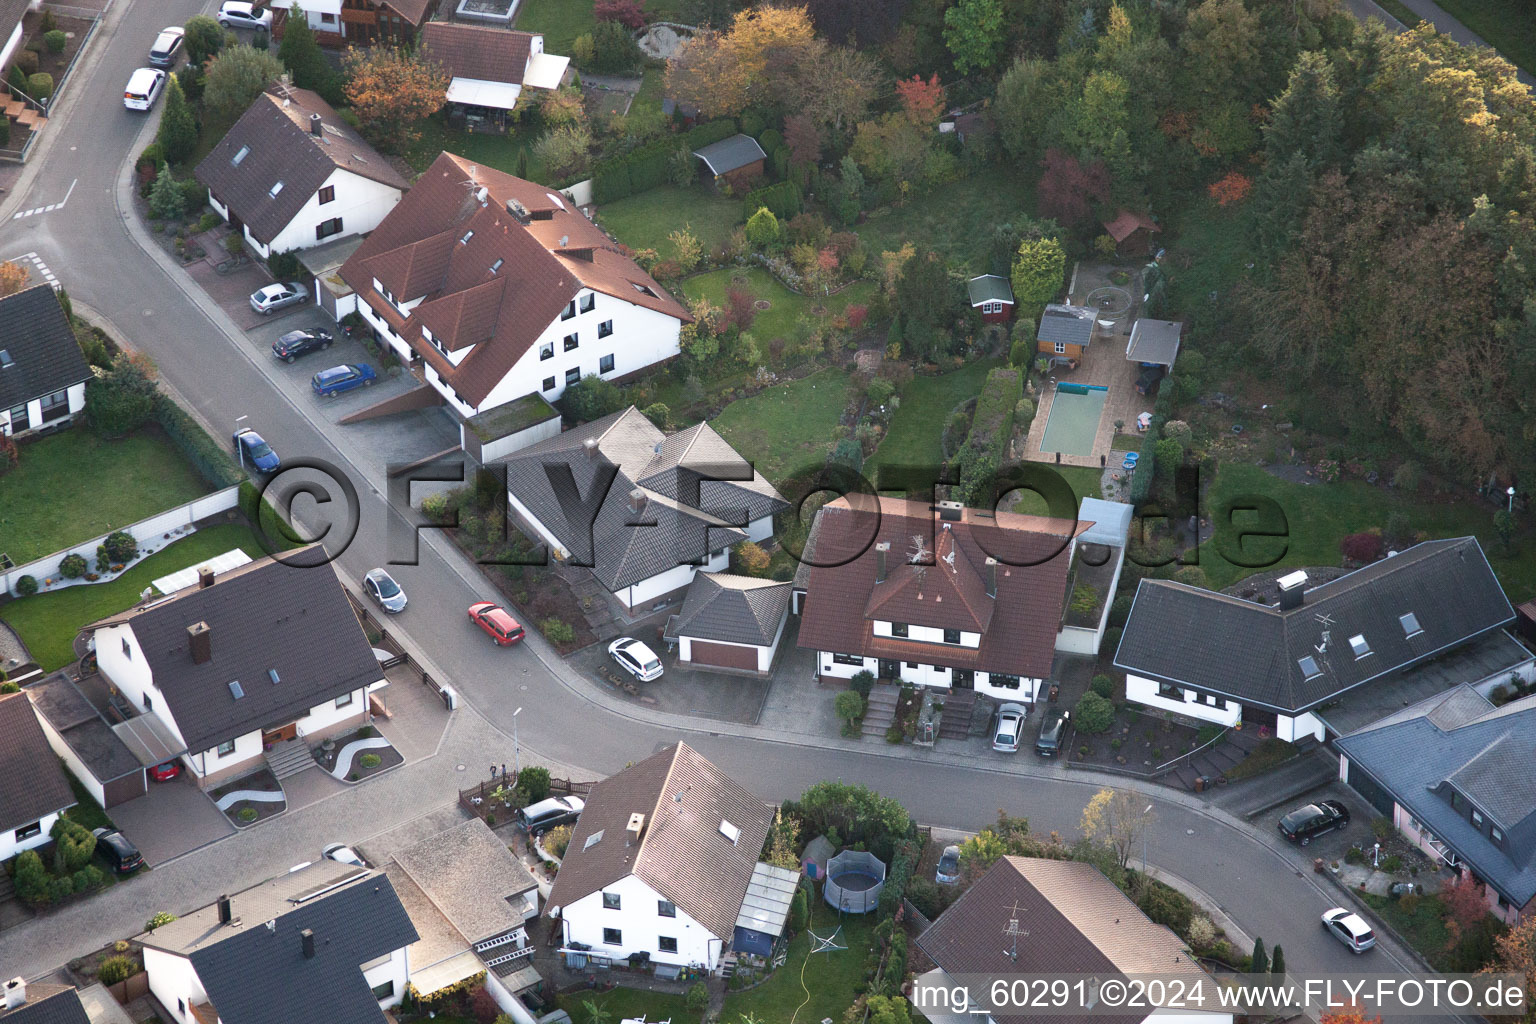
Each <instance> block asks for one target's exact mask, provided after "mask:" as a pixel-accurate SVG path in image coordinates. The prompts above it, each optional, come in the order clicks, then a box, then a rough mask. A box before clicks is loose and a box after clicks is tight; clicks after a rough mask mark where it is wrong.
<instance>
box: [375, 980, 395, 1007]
mask: <svg viewBox="0 0 1536 1024" xmlns="http://www.w3.org/2000/svg"><path fill="white" fill-rule="evenodd" d="M394 994H395V979H394V978H390V979H389V980H388V981H386V982H384V984H382V985H375V986H373V998H375V999H377V1000H378V1001H379V1002H381V1003H382V1002H383V1001H384V1000H386V999H388V998H389V997H390V996H393V995H394Z"/></svg>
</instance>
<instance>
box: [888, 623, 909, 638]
mask: <svg viewBox="0 0 1536 1024" xmlns="http://www.w3.org/2000/svg"><path fill="white" fill-rule="evenodd" d="M906 635H907V624H906V623H905V622H893V623H891V636H906Z"/></svg>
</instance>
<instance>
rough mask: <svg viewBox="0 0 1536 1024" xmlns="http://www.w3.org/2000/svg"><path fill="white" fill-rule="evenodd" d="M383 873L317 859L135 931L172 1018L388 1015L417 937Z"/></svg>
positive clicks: (152, 982) (339, 1022) (191, 1023)
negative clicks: (147, 929)
mask: <svg viewBox="0 0 1536 1024" xmlns="http://www.w3.org/2000/svg"><path fill="white" fill-rule="evenodd" d="M417 937H418V936H417V933H416V929H415V928H414V927H413V926H412V924H411V919H410V917H409V916H407V914H406V912H405V907H404V906H402V905H401V903H400V899H399V897H398V896H396V895H395V890H394V886H392V885H391V884H390V881H389V879H388V878H386V877H385V876H384V875H383V874H381V873H379V872H377V871H371V870H369V869H368V868H363V867H357V866H355V865H352V864H341V863H338V862H336V861H332V860H320V861H316V862H315V863H313V864H310V865H308V866H306V867H303V868H299V869H295V870H293V871H289V872H288V873H286V874H282V875H279V876H277V877H276V878H274V879H271V880H270V881H267V882H263V883H262V884H261V885H258V886H255V887H254V888H250V889H246V890H245V891H243V892H239V893H236V894H235V895H234V896H220V897H219V898H218V901H217V902H215V903H214V904H213V905H212V906H207V907H203V908H202V909H201V910H197V911H194V912H192V913H191V914H187V915H185V916H184V917H179V918H177V919H176V920H174V921H172V922H170V923H169V924H163V925H161V926H160V927H158V928H156V929H155V930H154V931H152V932H146V933H145V934H143V935H140V936H138V941H139V943H140V944H141V945H142V946H143V947H144V972H145V973H146V974H147V975H148V976H149V990H150V992H152V993H154V996H155V998H156V999H158V1000H160V1004H161V1005H162V1006H164V1007H165V1008H166V1010H167V1011H169V1012H170V1014H171V1016H172V1017H173V1018H174V1019H175V1020H176V1021H177V1022H178V1024H215V1022H217V1024H291V1022H293V1021H325V1022H327V1024H385V1021H386V1019H387V1018H386V1017H385V1015H384V1010H385V1009H386V1008H388V1007H392V1006H395V1005H397V1004H398V1003H399V1002H400V999H401V997H402V996H403V995H405V982H406V978H407V976H408V974H409V970H408V968H409V960H408V957H407V954H406V950H407V948H408V947H409V946H410V945H411V943H413V942H415V941H416V939H417Z"/></svg>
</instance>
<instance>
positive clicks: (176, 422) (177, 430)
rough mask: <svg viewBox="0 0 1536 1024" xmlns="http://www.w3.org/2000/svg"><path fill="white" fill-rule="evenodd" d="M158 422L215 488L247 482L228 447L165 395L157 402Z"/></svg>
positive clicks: (156, 414) (156, 419) (156, 417)
mask: <svg viewBox="0 0 1536 1024" xmlns="http://www.w3.org/2000/svg"><path fill="white" fill-rule="evenodd" d="M155 422H156V423H158V424H160V429H162V430H164V431H165V435H166V436H167V437H169V438H170V439H171V443H172V444H174V445H175V446H176V447H177V448H178V449H180V451H181V454H183V455H185V456H186V457H187V461H188V462H190V463H192V465H193V466H195V467H196V468H197V471H198V472H199V473H201V474H202V477H203V479H204V480H206V481H208V484H209V486H211V487H213V488H215V489H222V488H225V487H233V486H234V485H235V484H238V483H240V482H241V481H242V480H244V479H245V474H244V473H241V472H240V467H238V466H236V465H235V460H234V459H233V458H232V457H230V454H229V452H227V451H226V450H225V449H224V446H223V445H221V444H218V443H217V442H215V441H214V439H213V438H211V437H209V436H208V432H207V431H206V430H204V429H203V428H202V427H201V426H199V425H198V423H197V421H196V420H194V419H193V418H192V417H191V416H188V415H187V414H186V412H185V411H183V410H182V408H181V406H179V405H177V404H176V403H175V402H173V401H171V400H170V399H169V398H166V397H165V396H164V395H162V396H160V399H159V401H157V402H156V403H155Z"/></svg>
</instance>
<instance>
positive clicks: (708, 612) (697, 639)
mask: <svg viewBox="0 0 1536 1024" xmlns="http://www.w3.org/2000/svg"><path fill="white" fill-rule="evenodd" d="M789 591H790V584H789V581H787V580H786V581H784V582H782V583H780V582H775V581H774V580H763V579H757V578H755V577H752V576H737V575H734V574H732V573H728V572H700V573H695V574H694V577H693V582H692V583H691V584H689V586H688V595H687V597H685V598H684V599H683V607H682V610H681V611H679V612H678V613H677V614H676V615H674V616H672V617H671V618H670V619H669V620H668V622H667V626H666V636H667V639H668V641H670V642H675V643H676V644H677V660H678V661H679V662H687V663H689V664H694V665H704V666H709V667H711V668H723V669H731V670H735V671H739V672H754V673H756V674H758V675H767V674H768V672H769V670H770V669H771V668H772V667H773V656H774V654H775V653H776V652H777V651H778V649H779V640H780V638H782V637H783V635H784V624H785V623H786V622H788V621H789Z"/></svg>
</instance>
